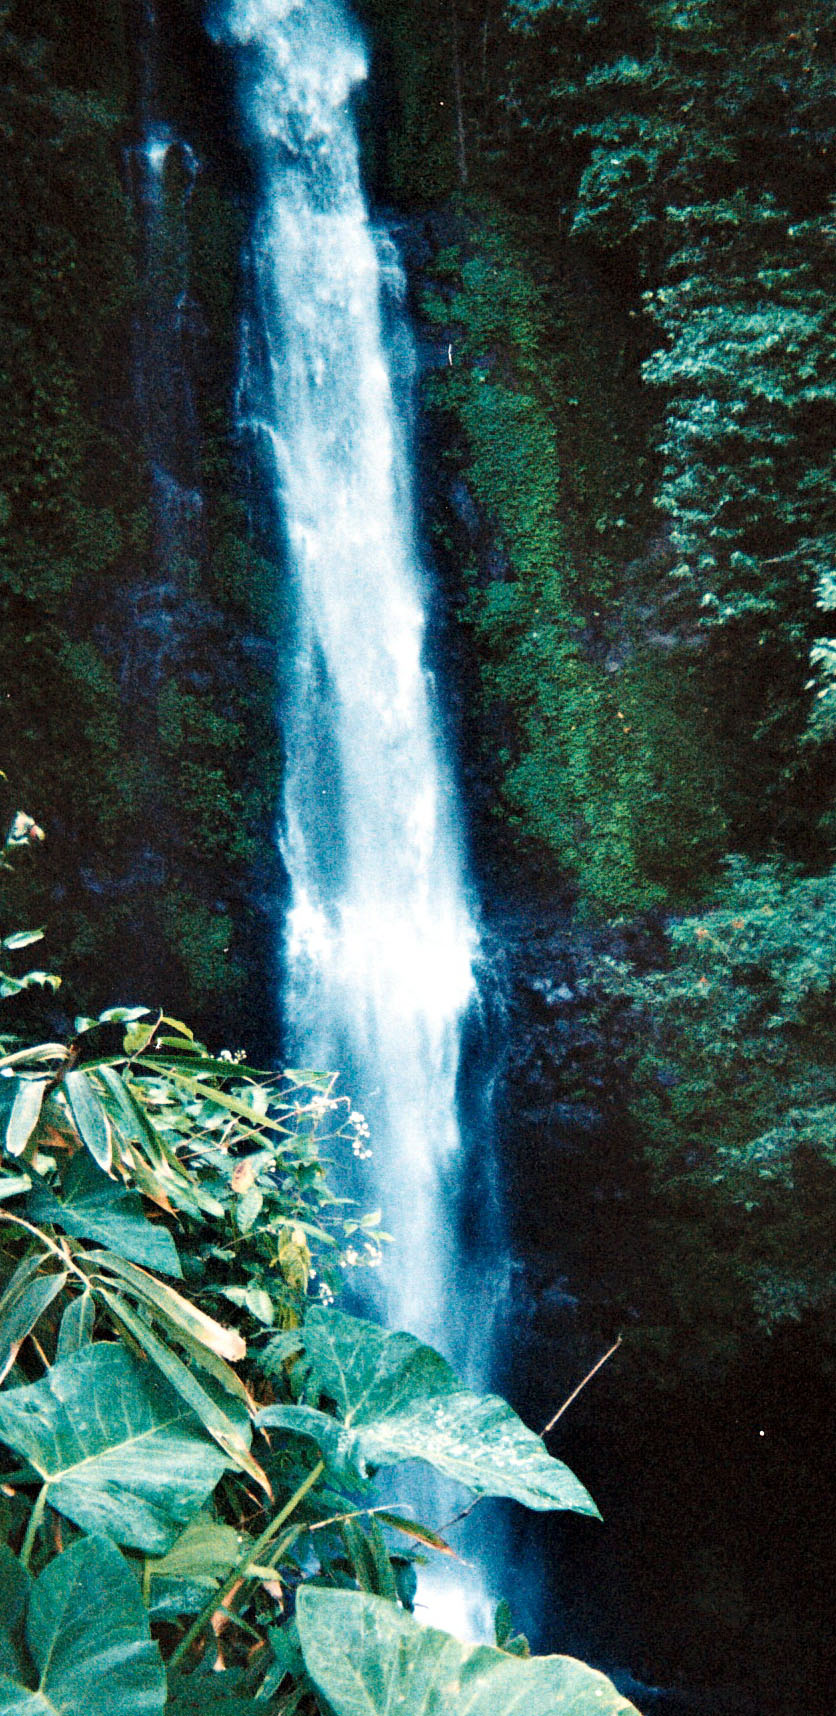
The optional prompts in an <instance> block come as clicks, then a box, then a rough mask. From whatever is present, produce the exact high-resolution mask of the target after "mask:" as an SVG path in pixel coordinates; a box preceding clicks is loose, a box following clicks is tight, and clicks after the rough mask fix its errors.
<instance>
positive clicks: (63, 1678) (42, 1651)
mask: <svg viewBox="0 0 836 1716" xmlns="http://www.w3.org/2000/svg"><path fill="white" fill-rule="evenodd" d="M26 1643H27V1646H28V1649H29V1655H30V1657H31V1659H32V1662H33V1664H34V1675H33V1676H32V1677H31V1678H32V1679H33V1680H34V1681H35V1684H34V1686H32V1685H27V1684H25V1683H24V1681H23V1680H22V1679H19V1678H18V1676H17V1675H15V1674H0V1713H2V1716H56V1712H58V1711H60V1712H61V1716H162V1711H163V1707H164V1704H165V1695H166V1682H165V1671H164V1669H163V1665H162V1663H161V1661H160V1656H159V1652H158V1650H157V1647H156V1645H155V1644H152V1642H151V1636H150V1633H149V1631H148V1618H147V1616H146V1613H145V1608H144V1605H143V1602H142V1596H141V1593H140V1589H139V1584H138V1582H137V1579H136V1577H135V1575H134V1574H133V1573H132V1572H131V1570H130V1568H129V1567H128V1566H127V1565H126V1563H125V1561H124V1560H123V1559H122V1556H121V1555H120V1554H119V1551H118V1549H114V1547H113V1545H112V1543H108V1542H107V1540H106V1539H105V1538H102V1537H85V1538H82V1540H81V1542H79V1543H75V1544H73V1546H72V1548H71V1549H67V1550H65V1551H64V1553H63V1554H61V1555H56V1556H55V1559H54V1560H53V1561H51V1562H50V1563H49V1566H48V1567H47V1568H46V1570H45V1572H43V1573H42V1574H41V1576H40V1578H39V1579H38V1580H37V1581H36V1583H35V1585H34V1586H33V1587H32V1592H31V1595H30V1598H29V1612H28V1615H27V1618H26Z"/></svg>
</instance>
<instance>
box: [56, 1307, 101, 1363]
mask: <svg viewBox="0 0 836 1716" xmlns="http://www.w3.org/2000/svg"><path fill="white" fill-rule="evenodd" d="M95 1322H96V1301H95V1299H94V1298H93V1295H92V1293H89V1292H84V1293H79V1295H78V1298H77V1299H73V1300H71V1302H70V1304H69V1305H68V1306H67V1309H66V1311H65V1312H64V1315H63V1317H62V1318H61V1327H60V1329H59V1330H58V1345H57V1347H56V1349H55V1357H56V1360H57V1362H59V1363H60V1361H61V1360H62V1359H65V1358H70V1357H71V1356H72V1354H73V1353H77V1352H81V1350H82V1348H83V1347H89V1345H90V1343H91V1341H92V1339H93V1329H94V1327H95Z"/></svg>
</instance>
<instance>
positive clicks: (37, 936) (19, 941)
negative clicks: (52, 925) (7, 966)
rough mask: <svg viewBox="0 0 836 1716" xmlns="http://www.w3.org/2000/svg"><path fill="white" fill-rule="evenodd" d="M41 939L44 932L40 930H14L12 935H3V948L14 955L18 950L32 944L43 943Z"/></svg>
mask: <svg viewBox="0 0 836 1716" xmlns="http://www.w3.org/2000/svg"><path fill="white" fill-rule="evenodd" d="M43 939H44V931H43V930H42V929H36V930H15V931H14V933H13V934H12V935H4V937H3V946H4V947H5V948H7V949H8V951H9V953H16V952H17V951H18V950H19V949H20V948H22V947H31V946H32V945H33V943H34V942H36V941H43Z"/></svg>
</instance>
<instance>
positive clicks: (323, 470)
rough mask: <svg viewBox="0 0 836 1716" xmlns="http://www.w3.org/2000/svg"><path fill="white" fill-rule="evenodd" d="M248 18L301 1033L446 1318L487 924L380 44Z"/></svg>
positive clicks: (323, 26)
mask: <svg viewBox="0 0 836 1716" xmlns="http://www.w3.org/2000/svg"><path fill="white" fill-rule="evenodd" d="M224 30H225V34H228V35H229V36H231V37H232V38H233V39H234V40H235V41H237V42H238V43H239V44H240V45H241V47H242V48H243V49H244V50H245V51H246V54H247V55H248V59H247V61H245V64H246V67H247V69H246V71H245V74H244V75H245V80H246V87H245V115H246V119H247V122H248V124H249V127H250V129H251V132H252V140H253V143H254V146H255V150H256V159H257V161H258V164H259V168H260V173H261V209H260V214H259V217H258V224H257V230H256V233H255V238H254V244H253V264H254V276H255V288H256V291H257V294H258V297H259V300H260V306H259V308H260V323H261V338H262V341H263V342H264V344H265V345H266V353H267V372H268V376H267V386H266V387H265V386H263V385H262V387H261V392H260V405H259V410H260V412H261V422H260V427H261V429H262V431H263V432H264V434H265V435H266V437H267V438H268V439H269V444H270V447H271V449H272V455H273V459H274V468H275V480H276V484H277V487H278V491H279V501H280V507H281V513H282V517H283V521H284V528H285V532H286V540H287V545H288V556H289V564H290V575H291V577H292V579H293V581H294V584H295V599H296V651H295V662H294V665H293V669H292V674H291V682H290V686H289V693H288V697H287V706H286V717H285V730H286V735H287V753H288V761H287V774H286V781H285V790H284V826H283V853H284V858H285V862H286V865H287V870H288V874H289V876H290V881H291V888H292V899H291V906H290V911H289V916H288V923H287V961H288V968H289V994H288V1010H289V1015H290V1019H291V1022H292V1031H293V1035H294V1038H295V1043H296V1053H297V1054H298V1055H301V1056H302V1057H303V1058H304V1060H305V1061H306V1062H307V1064H312V1065H318V1066H324V1067H336V1066H339V1067H340V1068H341V1069H342V1070H343V1072H344V1074H345V1076H346V1079H350V1080H351V1081H352V1085H351V1088H354V1089H355V1091H356V1090H357V1089H358V1088H359V1089H361V1090H362V1092H363V1100H364V1102H366V1103H368V1104H369V1106H370V1108H371V1109H372V1110H373V1114H374V1125H373V1142H374V1150H375V1160H376V1174H377V1179H378V1184H379V1191H380V1197H381V1201H382V1203H383V1205H384V1211H385V1223H386V1226H387V1227H388V1228H389V1229H391V1230H392V1232H393V1233H394V1236H395V1241H396V1243H395V1246H394V1247H393V1257H394V1260H395V1261H394V1263H393V1266H392V1268H391V1270H389V1271H388V1272H386V1275H385V1299H386V1306H385V1309H386V1315H387V1318H388V1320H389V1321H390V1322H391V1323H393V1324H396V1325H398V1326H400V1327H407V1328H410V1329H412V1330H413V1331H415V1332H416V1333H418V1334H420V1335H422V1336H424V1337H426V1338H427V1339H431V1340H432V1339H434V1340H438V1339H439V1338H442V1336H443V1331H444V1328H445V1316H446V1315H447V1314H449V1287H450V1273H451V1270H452V1269H453V1267H454V1262H455V1259H454V1257H453V1255H452V1254H451V1252H450V1246H451V1244H452V1236H451V1233H450V1217H449V1214H448V1212H447V1210H446V1208H445V1199H444V1196H443V1193H442V1187H441V1182H442V1179H443V1176H444V1170H445V1165H446V1164H449V1162H450V1159H451V1158H452V1157H453V1156H454V1155H455V1152H456V1150H457V1147H458V1141H459V1140H458V1128H457V1123H456V1114H455V1083H456V1071H457V1062H458V1047H459V1033H460V1025H461V1020H462V1016H463V1013H464V1010H465V1009H466V1007H467V1005H468V1002H469V1000H470V998H471V995H472V992H473V974H472V959H473V953H474V946H475V935H474V929H473V924H472V922H471V919H470V916H469V913H468V909H467V905H466V902H465V895H464V889H463V883H462V876H461V863H460V857H459V850H458V838H457V833H456V827H455V811H454V807H453V802H452V794H451V787H450V783H449V780H448V779H447V777H446V774H445V771H444V768H443V766H442V763H441V761H440V758H439V747H438V742H437V734H436V729H435V717H434V713H433V708H432V700H431V687H430V684H429V680H428V675H427V672H426V670H425V668H424V666H423V665H422V661H421V648H422V631H423V614H422V605H421V597H422V590H421V582H422V580H421V572H420V568H419V566H418V563H417V558H416V552H415V546H414V541H413V530H412V521H411V517H410V505H409V480H408V471H407V469H406V466H405V455H404V446H403V440H402V434H401V430H400V426H399V423H398V420H397V414H396V411H395V406H394V401H393V389H392V383H391V379H390V375H389V371H388V368H387V361H386V352H385V344H384V338H383V330H382V324H381V308H380V291H381V281H380V260H379V255H378V248H377V247H376V244H375V237H374V234H373V232H372V230H371V228H370V225H369V220H368V215H367V211H366V206H365V202H364V198H363V193H362V190H361V184H360V173H359V165H358V150H357V140H356V136H355V131H354V125H353V121H352V116H351V113H350V109H349V97H350V94H351V91H352V88H353V87H354V85H356V84H357V83H359V82H360V80H361V79H362V78H363V77H364V75H365V71H366V65H365V58H364V53H363V49H362V46H361V44H360V41H359V39H358V37H357V36H356V34H355V32H354V30H353V28H352V26H351V24H350V22H349V20H348V19H347V17H346V15H345V12H344V10H343V8H342V6H341V5H339V4H337V3H336V0H305V3H304V4H302V3H301V0H232V3H231V4H229V5H228V7H227V8H226V12H225V19H224ZM247 393H248V405H247V407H246V409H249V410H252V401H253V388H252V386H250V387H249V389H248V390H247ZM442 1344H445V1345H448V1346H449V1341H447V1342H445V1341H443V1340H442Z"/></svg>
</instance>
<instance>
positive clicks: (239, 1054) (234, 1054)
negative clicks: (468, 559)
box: [218, 1049, 247, 1066]
mask: <svg viewBox="0 0 836 1716" xmlns="http://www.w3.org/2000/svg"><path fill="white" fill-rule="evenodd" d="M246 1058H247V1051H246V1049H221V1052H220V1054H219V1055H218V1060H219V1061H231V1063H232V1065H233V1066H237V1065H238V1064H239V1062H241V1061H245V1060H246Z"/></svg>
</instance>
